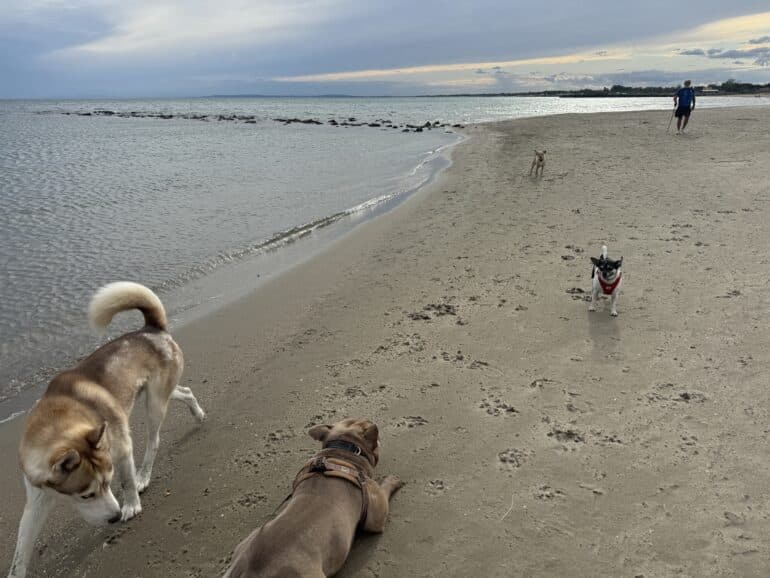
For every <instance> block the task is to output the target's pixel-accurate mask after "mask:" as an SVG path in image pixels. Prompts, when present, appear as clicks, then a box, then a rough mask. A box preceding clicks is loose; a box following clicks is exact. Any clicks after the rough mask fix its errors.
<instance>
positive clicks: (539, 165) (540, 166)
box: [529, 149, 545, 177]
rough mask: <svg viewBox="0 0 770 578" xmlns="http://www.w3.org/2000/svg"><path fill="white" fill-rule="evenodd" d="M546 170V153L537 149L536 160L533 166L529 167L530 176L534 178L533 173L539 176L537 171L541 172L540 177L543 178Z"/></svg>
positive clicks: (533, 161) (533, 160)
mask: <svg viewBox="0 0 770 578" xmlns="http://www.w3.org/2000/svg"><path fill="white" fill-rule="evenodd" d="M544 170H545V151H543V152H540V151H538V150H537V149H535V158H534V159H532V165H531V166H530V167H529V176H530V177H531V176H532V171H535V176H537V171H540V176H541V177H542V176H543V171H544Z"/></svg>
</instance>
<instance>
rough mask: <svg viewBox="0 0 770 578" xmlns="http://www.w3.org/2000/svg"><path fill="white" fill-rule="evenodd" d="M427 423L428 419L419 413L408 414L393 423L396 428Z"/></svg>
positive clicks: (412, 426)
mask: <svg viewBox="0 0 770 578" xmlns="http://www.w3.org/2000/svg"><path fill="white" fill-rule="evenodd" d="M427 424H428V420H427V419H425V418H424V417H422V416H420V415H408V416H406V417H404V418H402V419H400V420H398V421H397V422H395V423H394V424H393V427H396V428H414V427H420V426H424V425H427Z"/></svg>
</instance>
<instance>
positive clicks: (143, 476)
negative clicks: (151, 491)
mask: <svg viewBox="0 0 770 578" xmlns="http://www.w3.org/2000/svg"><path fill="white" fill-rule="evenodd" d="M151 477H152V474H151V473H150V472H145V471H144V470H139V471H138V472H136V491H137V492H139V493H140V494H141V493H142V492H143V491H145V490H146V489H147V486H149V485H150V478H151Z"/></svg>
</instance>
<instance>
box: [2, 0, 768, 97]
mask: <svg viewBox="0 0 770 578" xmlns="http://www.w3.org/2000/svg"><path fill="white" fill-rule="evenodd" d="M685 4H686V6H685ZM684 77H687V78H692V79H693V81H694V82H695V83H696V84H700V83H708V82H722V81H724V80H726V79H728V78H735V79H737V80H741V81H749V82H761V83H767V82H770V3H768V1H767V0H732V1H725V0H699V1H698V2H687V3H685V2H670V1H669V0H645V1H643V2H642V1H639V2H624V1H623V0H585V1H583V2H576V1H574V0H550V1H549V2H533V1H532V0H528V1H526V2H525V1H520V0H495V1H493V0H472V1H471V0H469V1H465V0H463V1H453V0H315V1H311V0H217V1H216V2H213V1H210V0H0V98H28V97H38V98H45V97H52V98H56V97H89V96H90V97H122V96H125V97H132V96H134V97H141V96H147V97H151V96H199V95H209V94H238V93H241V94H243V93H249V94H281V95H283V94H296V95H303V94H331V93H334V94H355V95H375V94H385V95H406V94H448V93H459V92H462V93H473V92H501V91H522V90H540V89H549V88H576V87H586V86H588V87H602V86H609V85H612V84H630V85H649V84H652V85H658V84H669V85H670V84H677V83H679V82H680V81H681V80H682V79H683V78H684Z"/></svg>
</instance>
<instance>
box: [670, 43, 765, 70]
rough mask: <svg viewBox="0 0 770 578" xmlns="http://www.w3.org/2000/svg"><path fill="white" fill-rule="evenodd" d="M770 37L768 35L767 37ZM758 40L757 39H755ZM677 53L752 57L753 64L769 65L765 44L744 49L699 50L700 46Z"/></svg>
mask: <svg viewBox="0 0 770 578" xmlns="http://www.w3.org/2000/svg"><path fill="white" fill-rule="evenodd" d="M768 38H770V37H768ZM755 40H759V39H755ZM755 44H756V43H755ZM679 54H684V55H687V56H706V57H708V58H720V59H722V58H724V59H730V60H733V59H741V58H746V59H752V60H753V61H754V64H756V65H758V66H768V65H770V48H769V47H766V46H758V47H757V48H745V49H733V50H722V49H719V48H711V49H709V50H708V51H704V50H701V49H700V48H696V49H691V50H680V51H679Z"/></svg>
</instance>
